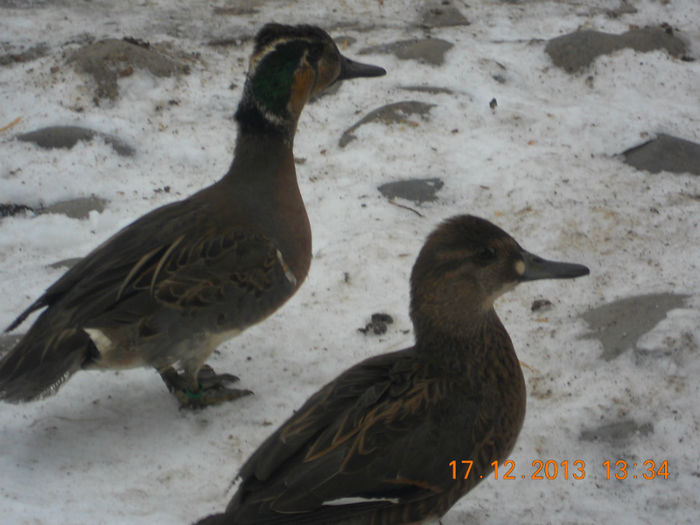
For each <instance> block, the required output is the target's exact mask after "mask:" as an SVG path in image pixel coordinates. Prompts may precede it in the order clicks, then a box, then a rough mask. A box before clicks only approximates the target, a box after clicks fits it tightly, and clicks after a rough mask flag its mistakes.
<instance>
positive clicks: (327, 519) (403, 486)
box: [199, 216, 589, 525]
mask: <svg viewBox="0 0 700 525" xmlns="http://www.w3.org/2000/svg"><path fill="white" fill-rule="evenodd" d="M588 273H589V271H588V268H586V267H585V266H582V265H579V264H570V263H561V262H552V261H545V260H543V259H541V258H539V257H537V256H535V255H533V254H531V253H528V252H526V251H525V250H523V249H522V248H521V247H520V245H518V243H517V242H515V240H513V238H511V237H510V236H509V235H508V234H507V233H505V232H504V231H503V230H501V229H500V228H498V227H496V226H494V225H493V224H491V223H490V222H488V221H486V220H484V219H480V218H477V217H472V216H458V217H453V218H451V219H449V220H447V221H445V222H444V223H442V224H441V225H440V226H439V227H438V228H437V229H436V230H435V231H434V232H433V233H432V234H431V235H430V236H429V237H428V240H427V242H426V243H425V246H423V249H422V250H421V252H420V255H419V256H418V260H417V261H416V264H415V266H414V267H413V273H412V276H411V319H412V320H413V325H414V330H415V339H416V343H415V345H414V346H413V347H411V348H408V349H405V350H400V351H398V352H392V353H390V354H384V355H379V356H376V357H372V358H370V359H367V360H365V361H363V362H361V363H359V364H357V365H355V366H353V367H352V368H350V369H349V370H346V371H345V372H343V373H342V374H340V376H338V377H337V378H336V379H334V380H333V381H331V382H330V383H329V384H327V385H326V386H325V387H323V388H322V389H321V390H319V391H318V392H317V393H315V394H314V395H313V396H311V398H309V400H308V401H307V402H306V404H304V405H303V406H302V407H301V408H300V409H299V410H298V411H297V412H296V413H295V414H294V415H293V416H292V417H291V418H290V419H288V420H287V421H286V422H285V423H284V424H283V425H282V426H281V427H280V428H279V429H278V430H277V431H276V432H275V433H274V434H272V435H271V436H270V437H269V438H268V439H267V440H266V441H265V442H264V443H263V444H262V445H261V446H260V447H259V448H258V450H257V451H255V453H253V455H252V456H251V457H250V458H249V459H248V461H247V462H246V463H245V464H244V465H243V467H242V468H241V471H240V473H239V476H240V478H241V483H240V485H239V487H238V490H237V492H236V494H235V495H234V497H233V499H232V500H231V502H230V503H229V505H228V507H227V509H226V511H225V513H224V514H218V515H213V516H210V517H208V518H205V519H204V520H202V521H200V522H199V525H223V524H237V525H244V524H253V523H254V524H282V523H284V524H286V525H297V524H317V525H319V524H333V525H350V524H352V525H397V524H402V523H404V524H405V523H423V522H424V521H425V520H427V519H434V518H437V517H439V516H442V515H443V514H445V513H446V512H447V511H448V510H449V509H450V507H452V505H454V503H455V502H456V501H457V500H458V499H459V498H460V497H462V496H463V495H464V494H466V493H467V492H468V491H469V490H471V489H472V488H473V487H474V486H475V485H476V484H477V483H479V482H480V481H481V480H482V479H483V478H485V477H486V476H487V475H488V474H489V473H490V472H491V471H492V470H493V467H492V466H491V463H492V462H493V461H499V462H500V461H502V460H504V459H505V458H506V457H507V456H508V454H509V453H510V451H511V450H512V448H513V445H514V444H515V441H516V438H517V437H518V433H519V432H520V428H521V426H522V423H523V418H524V416H525V381H524V379H523V374H522V371H521V369H520V364H519V362H518V358H517V356H516V355H515V351H514V349H513V345H512V343H511V341H510V338H509V337H508V333H507V332H506V330H505V328H504V327H503V325H502V324H501V321H500V320H499V318H498V316H497V315H496V312H495V311H494V309H493V303H494V301H495V300H496V298H498V297H499V296H500V295H502V294H503V293H505V292H507V291H508V290H511V289H513V288H514V287H515V286H516V285H517V284H518V283H520V282H523V281H531V280H535V279H562V278H572V277H578V276H581V275H586V274H588ZM462 460H466V461H473V466H472V468H471V471H470V472H469V476H468V478H467V479H464V476H463V474H464V471H466V465H462V463H461V461H462ZM451 461H456V465H457V466H459V468H458V469H457V475H456V476H455V477H456V478H457V479H453V476H452V470H451V467H450V462H451ZM463 467H464V468H463Z"/></svg>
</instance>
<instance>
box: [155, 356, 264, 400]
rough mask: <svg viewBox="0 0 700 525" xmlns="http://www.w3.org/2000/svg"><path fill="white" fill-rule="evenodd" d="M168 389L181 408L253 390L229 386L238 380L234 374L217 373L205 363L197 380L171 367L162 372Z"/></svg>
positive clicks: (228, 398)
mask: <svg viewBox="0 0 700 525" xmlns="http://www.w3.org/2000/svg"><path fill="white" fill-rule="evenodd" d="M160 377H162V378H163V381H164V382H165V384H166V385H167V387H168V390H170V392H171V393H172V394H173V395H174V396H175V397H176V398H177V400H178V401H179V402H180V408H181V409H182V408H187V409H198V408H204V407H208V406H211V405H218V404H219V403H225V402H226V401H233V400H235V399H238V398H239V397H244V396H249V395H251V394H252V393H253V392H252V391H250V390H246V389H238V388H229V387H228V386H227V385H230V384H233V383H235V382H236V381H238V377H236V376H234V375H232V374H217V373H216V372H214V369H213V368H212V367H210V366H209V365H204V366H203V367H202V368H201V369H200V370H199V373H198V374H197V381H196V387H193V384H194V383H195V381H192V380H189V381H188V379H187V377H186V376H185V374H178V373H177V371H176V370H175V369H174V368H172V367H170V368H167V369H165V370H164V371H162V372H161V373H160Z"/></svg>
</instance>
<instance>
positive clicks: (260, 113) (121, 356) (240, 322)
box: [0, 24, 385, 406]
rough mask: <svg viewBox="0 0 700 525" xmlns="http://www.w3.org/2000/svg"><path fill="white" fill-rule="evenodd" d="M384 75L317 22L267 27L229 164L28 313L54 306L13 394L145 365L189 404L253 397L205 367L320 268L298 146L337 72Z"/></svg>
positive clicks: (13, 370) (0, 394) (14, 367)
mask: <svg viewBox="0 0 700 525" xmlns="http://www.w3.org/2000/svg"><path fill="white" fill-rule="evenodd" d="M384 73H385V72H384V70H383V69H381V68H378V67H375V66H368V65H364V64H359V63H356V62H352V61H350V60H348V59H347V58H345V57H343V56H342V55H341V54H340V53H339V51H338V48H337V47H336V45H335V44H334V43H333V40H332V39H331V38H330V37H329V36H328V35H327V34H326V33H325V32H323V31H322V30H321V29H319V28H317V27H312V26H295V27H291V26H282V25H278V24H268V25H267V26H265V27H264V28H263V29H262V30H261V31H260V32H259V33H258V35H257V36H256V40H255V49H254V51H253V54H252V56H251V60H250V70H249V72H248V78H247V81H246V85H245V88H244V92H243V98H242V100H241V102H240V104H239V106H238V110H237V112H236V121H237V123H238V137H237V140H236V148H235V156H234V159H233V163H232V164H231V167H230V169H229V171H228V173H226V175H225V176H224V177H223V178H222V179H221V180H219V181H218V182H217V183H215V184H213V185H212V186H209V187H208V188H205V189H203V190H201V191H199V192H198V193H195V194H194V195H192V196H191V197H189V198H187V199H185V200H183V201H180V202H175V203H172V204H168V205H166V206H163V207H161V208H158V209H156V210H154V211H152V212H150V213H148V214H147V215H144V216H143V217H141V218H140V219H138V220H136V221H135V222H133V223H131V224H130V225H129V226H127V227H125V228H124V229H123V230H121V231H120V232H118V233H117V234H116V235H114V236H113V237H112V238H110V239H109V240H107V241H106V242H105V243H104V244H102V245H101V246H99V247H98V248H96V249H95V250H94V251H93V252H92V253H90V254H88V255H87V256H86V257H85V258H84V259H83V260H81V261H80V262H79V263H78V264H77V265H76V266H74V267H73V268H72V269H71V270H69V271H68V272H66V274H65V275H63V277H61V278H60V279H59V280H58V281H56V282H55V283H54V284H53V285H52V286H51V287H49V288H48V290H46V292H45V293H44V294H43V295H42V296H41V297H40V298H39V299H37V300H36V301H35V302H34V303H33V304H32V305H31V306H30V307H29V308H27V310H25V311H24V312H23V313H22V314H21V315H20V316H19V317H18V318H17V319H16V320H15V321H14V322H13V323H12V324H11V325H10V326H9V327H8V328H7V331H10V330H12V329H14V328H15V327H17V326H19V325H20V324H21V323H22V322H23V321H24V320H25V319H26V317H27V316H28V315H29V314H30V313H31V312H33V311H35V310H39V309H42V308H46V309H45V310H44V311H43V312H42V313H41V315H40V316H39V318H38V319H37V320H36V322H35V323H34V324H33V325H32V326H31V328H30V329H29V331H28V332H27V334H26V335H25V336H24V337H23V338H22V339H21V340H20V342H19V343H18V344H17V346H16V347H15V348H14V349H13V350H12V351H10V353H9V354H8V355H7V356H5V357H4V358H3V359H2V361H0V399H4V400H7V401H14V402H18V401H28V400H31V399H35V398H37V397H41V396H43V395H46V394H50V393H53V392H54V391H55V390H56V389H57V388H58V387H59V386H60V385H61V383H62V382H64V381H65V380H66V379H68V378H69V377H70V376H71V375H72V374H73V373H74V372H75V371H77V370H79V369H85V368H124V367H133V366H153V367H154V368H156V369H157V370H158V371H159V372H160V373H161V376H162V378H163V380H164V381H165V382H166V384H167V385H168V387H169V388H170V389H171V391H173V393H174V394H175V395H176V396H177V397H178V399H179V400H180V402H181V403H182V404H183V405H185V406H203V405H207V404H211V403H217V402H220V401H224V400H229V399H235V398H237V397H240V396H241V395H245V394H248V393H250V392H249V391H247V390H237V389H232V388H228V387H227V386H226V385H227V384H230V383H232V382H234V381H235V380H236V379H237V378H236V377H235V376H232V375H230V374H222V375H216V374H215V373H214V372H213V370H211V368H209V367H203V364H204V362H205V361H206V359H207V358H208V357H209V355H210V354H211V352H212V351H213V349H214V348H215V347H216V346H217V345H218V344H219V343H221V342H222V341H224V340H226V339H228V338H230V337H232V336H234V335H236V334H237V333H239V332H240V331H242V330H244V329H245V328H246V327H248V326H250V325H251V324H254V323H257V322H259V321H261V320H262V319H264V318H265V317H267V316H268V315H270V314H271V313H272V312H274V311H275V310H276V309H277V308H279V307H280V306H281V305H282V304H283V303H284V302H285V301H286V300H287V299H289V297H291V295H292V294H293V293H294V292H295V291H296V290H297V288H298V287H299V286H300V285H301V283H302V282H303V281H304V279H305V278H306V275H307V273H308V270H309V264H310V261H311V230H310V226H309V220H308V217H307V215H306V210H305V208H304V202H303V201H302V198H301V194H300V193H299V187H298V185H297V179H296V172H295V169H294V156H293V153H292V145H293V140H294V132H295V129H296V125H297V121H298V119H299V116H300V114H301V111H302V109H303V107H304V104H305V103H306V102H307V101H308V100H309V98H310V97H312V96H314V95H316V94H317V93H319V92H321V91H322V90H324V89H325V88H327V87H328V86H329V85H331V84H332V83H334V82H336V81H338V80H342V79H346V78H353V77H363V76H378V75H382V74H384ZM176 368H179V369H181V370H182V373H178V372H177V371H176Z"/></svg>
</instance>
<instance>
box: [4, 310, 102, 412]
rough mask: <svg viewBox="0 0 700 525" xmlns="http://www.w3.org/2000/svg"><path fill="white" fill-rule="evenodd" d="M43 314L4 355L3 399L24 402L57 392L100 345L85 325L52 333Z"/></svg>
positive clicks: (94, 353)
mask: <svg viewBox="0 0 700 525" xmlns="http://www.w3.org/2000/svg"><path fill="white" fill-rule="evenodd" d="M42 321H45V319H42V318H39V319H37V322H36V323H35V324H34V325H33V326H32V327H31V329H30V330H29V332H27V333H26V334H25V335H24V337H23V338H22V339H20V341H19V342H18V343H17V345H16V346H15V347H14V348H13V349H12V350H10V352H9V353H8V354H7V355H5V356H4V357H2V359H0V400H4V401H9V402H11V403H23V402H26V401H33V400H35V399H39V398H42V397H46V396H49V395H52V394H55V393H56V391H57V390H58V389H59V387H60V386H61V385H62V384H63V383H64V382H65V381H66V380H67V379H68V378H69V377H70V376H72V375H73V374H74V373H75V372H76V371H78V370H80V369H81V368H82V367H83V365H84V364H85V363H86V362H89V361H90V360H92V359H94V357H96V356H97V354H98V352H97V348H96V347H95V345H94V343H93V342H92V340H91V339H90V337H89V336H88V334H87V333H86V332H84V331H83V330H81V329H75V328H71V329H65V330H61V331H60V332H58V333H53V334H51V331H49V330H43V329H42V328H44V327H43V326H42V325H43V324H45V323H44V322H42Z"/></svg>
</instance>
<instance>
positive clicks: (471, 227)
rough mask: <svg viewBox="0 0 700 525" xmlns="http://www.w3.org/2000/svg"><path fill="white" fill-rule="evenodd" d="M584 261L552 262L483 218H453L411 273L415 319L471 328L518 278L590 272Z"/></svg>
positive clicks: (429, 241) (434, 236) (418, 326)
mask: <svg viewBox="0 0 700 525" xmlns="http://www.w3.org/2000/svg"><path fill="white" fill-rule="evenodd" d="M588 273H589V270H588V268H587V267H585V266H583V265H581V264H574V263H565V262H555V261H548V260H545V259H542V258H541V257H538V256H537V255H534V254H532V253H530V252H528V251H526V250H524V249H523V248H522V247H521V246H520V245H519V244H518V243H517V242H516V241H515V240H514V239H513V238H512V237H511V236H510V235H508V234H507V233H506V232H504V231H503V230H502V229H500V228H499V227H498V226H496V225H494V224H492V223H490V222H489V221H487V220H485V219H481V218H479V217H474V216H471V215H461V216H457V217H452V218H450V219H448V220H446V221H445V222H443V223H442V224H440V226H438V228H437V229H436V230H435V231H433V232H432V233H431V234H430V235H429V236H428V239H427V241H426V242H425V245H424V246H423V248H422V250H421V252H420V254H419V255H418V259H417V260H416V263H415V265H414V267H413V272H412V274H411V318H412V320H413V322H414V325H416V333H417V334H418V333H419V332H420V330H421V326H422V325H426V326H432V327H433V328H434V327H436V326H440V325H442V324H444V323H449V324H450V330H455V329H456V328H457V327H458V326H460V327H463V328H465V329H468V328H469V326H468V325H470V323H474V324H478V323H477V321H478V319H479V318H480V316H484V314H486V313H488V312H490V311H491V310H492V309H493V303H494V301H495V300H496V299H497V298H498V297H500V296H501V295H503V294H504V293H506V292H507V291H509V290H512V289H513V288H515V287H516V286H517V285H518V284H519V283H522V282H525V281H534V280H537V279H571V278H574V277H580V276H582V275H587V274H588Z"/></svg>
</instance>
